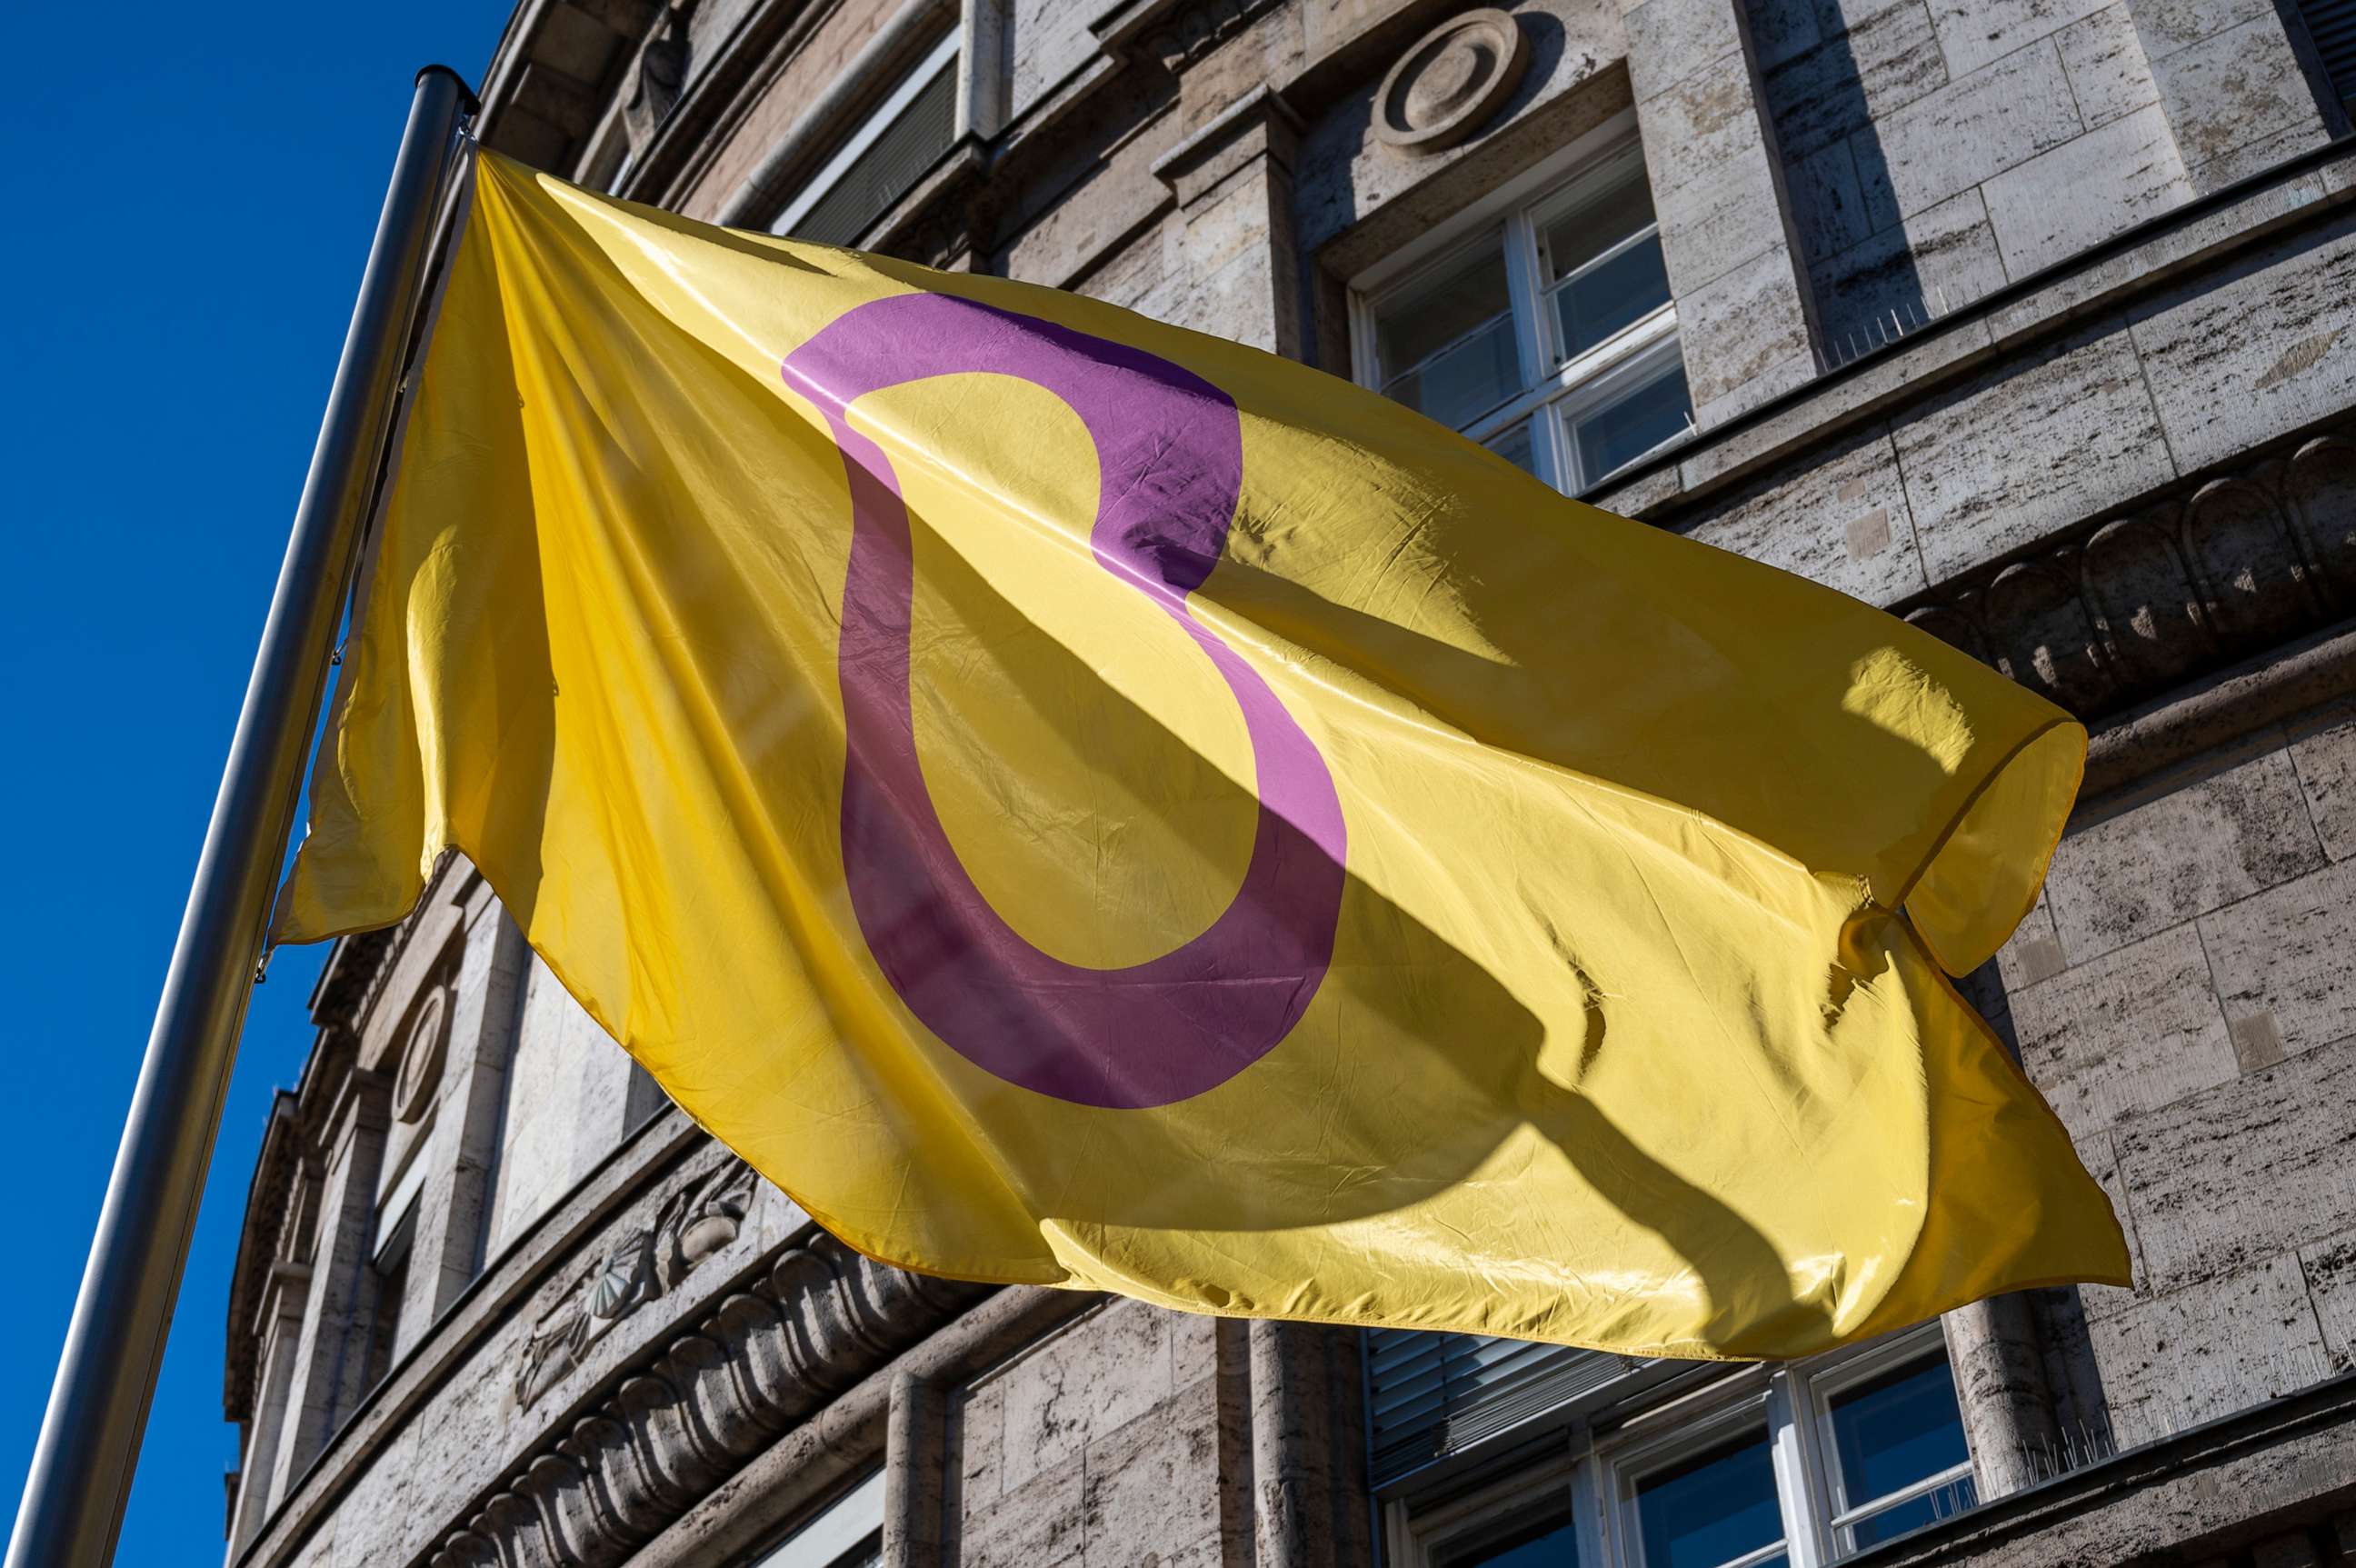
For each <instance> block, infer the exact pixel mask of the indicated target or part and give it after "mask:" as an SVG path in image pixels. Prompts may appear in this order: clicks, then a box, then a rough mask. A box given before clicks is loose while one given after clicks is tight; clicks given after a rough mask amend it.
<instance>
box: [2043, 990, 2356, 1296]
mask: <svg viewBox="0 0 2356 1568" xmlns="http://www.w3.org/2000/svg"><path fill="white" fill-rule="evenodd" d="M2018 1005H2019V1002H2018V999H2017V998H2016V1001H2015V1006H2016V1010H2018ZM2115 1144H2116V1145H2117V1148H2118V1154H2119V1177H2120V1179H2121V1181H2123V1182H2124V1183H2125V1184H2126V1189H2127V1192H2128V1194H2129V1197H2130V1201H2132V1203H2133V1204H2134V1206H2135V1214H2136V1240H2137V1241H2138V1243H2139V1244H2140V1246H2141V1248H2142V1251H2143V1260H2144V1268H2145V1271H2146V1274H2147V1277H2148V1279H2149V1280H2150V1283H2151V1286H2152V1288H2153V1289H2154V1290H2156V1291H2161V1292H2167V1291H2172V1290H2176V1289H2179V1288H2181V1287H2182V1286H2184V1285H2187V1284H2191V1283H2199V1282H2201V1281H2203V1280H2210V1279H2215V1278H2217V1277H2219V1276H2221V1275H2224V1274H2229V1273H2234V1272H2236V1271H2238V1270H2243V1269H2246V1268H2250V1267H2253V1266H2254V1265H2255V1264H2256V1263H2257V1262H2260V1261H2262V1260H2264V1259H2266V1258H2271V1257H2274V1256H2275V1255H2276V1254H2278V1253H2282V1252H2286V1251H2292V1250H2294V1249H2296V1248H2299V1247H2304V1246H2308V1245H2309V1244H2311V1243H2313V1242H2316V1241H2319V1240H2323V1239H2324V1238H2326V1237H2329V1236H2335V1235H2338V1234H2340V1232H2342V1231H2345V1230H2351V1229H2356V1040H2341V1041H2338V1042H2336V1043H2334V1044H2332V1045H2329V1046H2319V1047H2315V1048H2314V1049H2311V1050H2306V1051H2301V1052H2299V1053H2298V1054H2297V1055H2296V1056H2293V1057H2291V1058H2288V1059H2287V1060H2285V1061H2283V1062H2281V1063H2280V1064H2278V1065H2276V1066H2275V1067H2271V1068H2267V1069H2265V1070H2264V1071H2262V1072H2255V1073H2251V1074H2248V1075H2246V1076H2244V1077H2241V1078H2239V1079H2236V1080H2235V1081H2234V1082H2233V1083H2230V1084H2227V1085H2225V1086H2223V1087H2222V1088H2216V1089H2211V1090H2203V1091H2201V1092H2200V1093H2197V1094H2193V1095H2190V1096H2187V1097H2185V1098H2183V1099H2181V1100H2179V1101H2177V1102H2176V1103H2174V1104H2171V1105H2169V1106H2167V1107H2166V1108H2165V1109H2163V1110H2160V1111H2157V1112H2152V1113H2150V1114H2148V1115H2144V1116H2136V1117H2133V1118H2131V1119H2129V1120H2127V1121H2126V1122H2123V1123H2121V1125H2120V1126H2119V1128H2118V1131H2117V1134H2116V1137H2115Z"/></svg>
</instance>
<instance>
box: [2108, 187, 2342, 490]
mask: <svg viewBox="0 0 2356 1568" xmlns="http://www.w3.org/2000/svg"><path fill="white" fill-rule="evenodd" d="M2351 298H2356V216H2349V215H2342V216H2340V217H2338V218H2335V219H2332V220H2329V222H2328V223H2326V224H2325V225H2323V226H2322V227H2320V228H2319V229H2316V230H2311V231H2308V232H2306V233H2302V234H2297V235H2293V236H2290V237H2288V238H2286V239H2283V240H2279V241H2276V242H2273V243H2271V244H2269V245H2265V246H2263V247H2261V248H2260V249H2258V250H2256V251H2255V252H2252V253H2251V254H2249V255H2247V256H2245V257H2244V258H2242V259H2240V260H2237V261H2236V262H2235V263H2233V266H2232V268H2231V270H2230V271H2228V272H2226V273H2225V274H2223V275H2222V276H2211V277H2206V278H2201V279H2199V280H2196V281H2194V282H2190V283H2187V284H2185V285H2181V286H2179V287H2178V288H2175V289H2169V290H2166V291H2163V292H2162V293H2161V294H2160V295H2158V296H2156V297H2155V298H2153V299H2152V300H2151V301H2150V302H2148V303H2147V304H2144V305H2140V306H2136V308H2135V309H2134V310H2133V311H2131V312H2130V315H2129V320H2130V322H2131V327H2132V330H2133V333H2134V336H2135V342H2136V349H2137V350H2138V352H2139V353H2140V354H2141V357H2142V360H2143V365H2144V371H2145V373H2146V375H2147V378H2148V380H2149V382H2150V387H2151V395H2152V397H2153V398H2154V399H2155V400H2156V403H2157V406H2158V412H2159V421H2160V424H2161V426H2162V428H2164V429H2165V430H2166V431H2167V433H2168V444H2169V449H2170V450H2171V451H2172V452H2173V453H2174V454H2175V456H2176V461H2177V462H2178V463H2179V464H2180V465H2181V466H2182V467H2183V468H2184V470H2185V471H2186V472H2188V473H2189V472H2191V471H2193V470H2195V469H2199V468H2204V467H2209V466H2211V465H2212V464H2216V463H2222V462H2224V461H2226V460H2228V459H2230V458H2233V457H2234V456H2238V455H2240V454H2241V453H2244V452H2246V451H2248V450H2249V449H2250V448H2251V447H2252V446H2256V445H2257V444H2259V443H2260V442H2263V441H2266V440H2269V439H2272V438H2273V437H2275V436H2277V435H2286V434H2288V433H2289V432H2291V431H2294V430H2300V429H2304V428H2306V427H2307V426H2308V425H2310V424H2314V423H2316V422H2317V421H2318V420H2320V419H2323V418H2325V417H2327V416H2329V415H2331V414H2335V413H2340V412H2341V411H2342V410H2344V409H2346V408H2347V407H2348V406H2349V405H2350V404H2351V403H2356V325H2351V322H2350V321H2349V318H2348V301H2349V300H2350V299H2351Z"/></svg>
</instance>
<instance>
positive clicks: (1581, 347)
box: [1554, 234, 1669, 360]
mask: <svg viewBox="0 0 2356 1568" xmlns="http://www.w3.org/2000/svg"><path fill="white" fill-rule="evenodd" d="M1668 303H1669V274H1668V270H1667V269H1666V268H1665V267H1664V266H1663V265H1662V264H1661V237H1660V236H1659V235H1658V234H1651V235H1647V236H1645V237H1644V239H1642V240H1640V241H1638V242H1636V243H1635V244H1633V245H1631V246H1629V247H1628V248H1627V249H1626V250H1624V251H1622V252H1620V253H1619V254H1618V255H1616V256H1613V257H1612V259H1611V260H1609V261H1605V262H1599V263H1596V264H1595V265H1593V266H1591V267H1590V268H1588V269H1587V271H1585V272H1583V273H1581V274H1579V275H1578V276H1577V277H1575V278H1572V279H1570V280H1569V282H1567V283H1564V284H1561V285H1558V286H1557V287H1556V289H1555V291H1554V314H1555V321H1556V324H1557V325H1558V327H1559V328H1561V330H1562V357H1563V358H1564V359H1566V360H1569V359H1575V358H1577V357H1578V356H1579V355H1580V354H1584V353H1585V352H1587V350H1589V349H1592V348H1594V347H1595V346H1596V345H1597V344H1598V343H1601V342H1602V341H1603V340H1604V339H1605V338H1610V337H1611V336H1612V334H1613V333H1615V332H1622V331H1624V330H1626V329H1627V328H1630V327H1633V326H1634V325H1635V324H1636V323H1637V322H1639V321H1642V320H1643V319H1644V317H1647V316H1650V315H1652V314H1653V312H1655V310H1658V309H1660V308H1661V306H1665V305H1666V304H1668Z"/></svg>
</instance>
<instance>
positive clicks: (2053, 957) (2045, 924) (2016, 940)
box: [1996, 887, 2070, 991]
mask: <svg viewBox="0 0 2356 1568" xmlns="http://www.w3.org/2000/svg"><path fill="white" fill-rule="evenodd" d="M1996 961H1997V968H1998V969H1999V970H2000V971H2001V972H2003V975H2004V983H2005V986H2006V988H2007V990H2008V991H2018V990H2019V989H2020V988H2021V987H2022V986H2025V985H2035V984H2036V983H2038V982H2040V981H2041V980H2051V979H2052V978H2053V977H2054V976H2055V975H2057V974H2059V973H2061V972H2062V971H2063V970H2064V969H2067V968H2068V967H2069V965H2070V961H2069V958H2068V956H2067V955H2066V954H2065V953H2064V952H2063V951H2062V948H2061V933H2060V932H2059V931H2057V930H2056V929H2054V926H2053V910H2052V907H2051V904H2050V903H2049V902H2048V896H2047V894H2046V891H2045V889H2044V888H2042V887H2040V888H2039V889H2038V892H2037V905H2036V907H2035V908H2032V909H2030V910H2029V913H2028V915H2027V916H2025V917H2024V918H2022V920H2021V922H2020V924H2019V926H2018V927H2016V928H2015V929H2014V930H2013V933H2012V935H2011V936H2010V937H2008V938H2007V939H2006V940H2005V944H2004V946H2002V947H2001V948H1998V949H1997V954H1996Z"/></svg>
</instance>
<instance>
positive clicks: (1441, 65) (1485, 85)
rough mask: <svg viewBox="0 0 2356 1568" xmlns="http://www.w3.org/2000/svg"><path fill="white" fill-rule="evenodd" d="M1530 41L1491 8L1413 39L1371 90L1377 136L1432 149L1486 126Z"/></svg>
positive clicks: (1524, 62) (1524, 64)
mask: <svg viewBox="0 0 2356 1568" xmlns="http://www.w3.org/2000/svg"><path fill="white" fill-rule="evenodd" d="M1529 63H1530V46H1529V40H1528V39H1527V38H1524V37H1523V36H1522V29H1521V27H1520V25H1519V24H1518V23H1516V22H1515V20H1514V18H1513V16H1512V15H1511V14H1510V13H1508V12H1505V11H1500V10H1496V9H1494V7H1484V8H1483V9H1481V10H1477V11H1467V12H1464V13H1463V14H1462V15H1461V16H1452V17H1451V18H1449V19H1448V20H1447V21H1445V22H1442V23H1441V24H1440V26H1439V27H1434V28H1433V29H1432V30H1431V31H1430V32H1428V33H1426V34H1425V35H1424V36H1423V37H1421V38H1418V39H1417V40H1416V41H1415V42H1414V43H1413V44H1410V45H1409V46H1408V50H1407V52H1406V53H1405V54H1403V55H1401V56H1399V58H1398V60H1397V61H1396V62H1395V63H1394V64H1393V65H1392V66H1391V68H1390V70H1387V71H1386V72H1385V73H1384V74H1383V80H1382V83H1381V85H1380V86H1378V87H1376V89H1375V138H1376V140H1377V141H1379V142H1382V143H1384V144H1385V145H1389V146H1394V147H1406V148H1411V149H1415V150H1418V151H1429V152H1437V151H1439V150H1440V148H1442V147H1452V146H1454V145H1456V144H1457V143H1459V142H1461V141H1462V140H1463V139H1464V138H1465V137H1467V136H1470V135H1471V134H1473V133H1474V132H1475V131H1478V130H1479V129H1480V128H1481V127H1482V126H1483V125H1484V124H1487V123H1488V121H1489V117H1490V116H1491V115H1493V114H1494V113H1496V112H1497V111H1498V110H1499V109H1500V108H1502V107H1503V106H1504V104H1505V100H1506V99H1508V98H1511V97H1512V96H1513V95H1514V89H1515V88H1516V87H1518V86H1520V85H1521V82H1522V73H1523V72H1524V71H1525V70H1528V69H1529Z"/></svg>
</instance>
